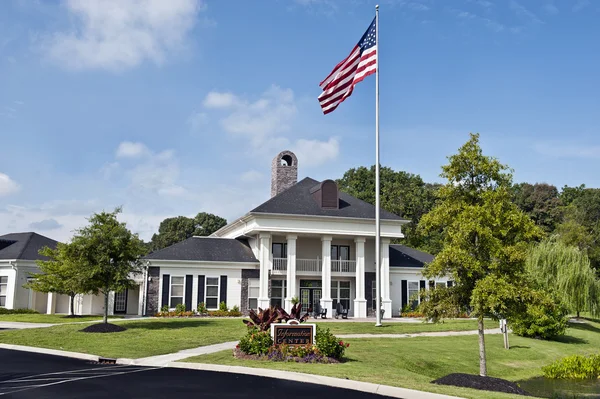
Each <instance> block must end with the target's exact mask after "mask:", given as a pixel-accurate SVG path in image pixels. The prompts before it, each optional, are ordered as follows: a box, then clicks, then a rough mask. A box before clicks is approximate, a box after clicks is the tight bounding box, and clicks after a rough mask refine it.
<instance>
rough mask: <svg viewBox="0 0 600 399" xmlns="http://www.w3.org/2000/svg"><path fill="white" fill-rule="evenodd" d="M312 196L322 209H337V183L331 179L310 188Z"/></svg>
mask: <svg viewBox="0 0 600 399" xmlns="http://www.w3.org/2000/svg"><path fill="white" fill-rule="evenodd" d="M310 193H311V194H312V196H313V198H314V199H315V201H317V203H318V204H319V206H320V207H321V208H322V209H339V208H340V198H339V191H338V187H337V184H336V183H335V182H334V181H333V180H325V181H323V182H321V183H319V184H318V185H316V186H315V187H313V188H312V189H311V190H310Z"/></svg>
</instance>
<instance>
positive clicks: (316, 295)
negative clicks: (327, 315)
mask: <svg viewBox="0 0 600 399" xmlns="http://www.w3.org/2000/svg"><path fill="white" fill-rule="evenodd" d="M312 306H313V309H316V307H317V306H318V307H319V309H320V307H321V289H320V288H315V289H313V290H312Z"/></svg>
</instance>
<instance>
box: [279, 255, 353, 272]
mask: <svg viewBox="0 0 600 399" xmlns="http://www.w3.org/2000/svg"><path fill="white" fill-rule="evenodd" d="M322 267H323V262H322V260H321V259H296V271H297V272H304V273H321V271H322ZM286 270H287V258H273V272H274V273H282V272H285V271H286ZM331 272H332V273H354V272H356V261H355V260H332V261H331Z"/></svg>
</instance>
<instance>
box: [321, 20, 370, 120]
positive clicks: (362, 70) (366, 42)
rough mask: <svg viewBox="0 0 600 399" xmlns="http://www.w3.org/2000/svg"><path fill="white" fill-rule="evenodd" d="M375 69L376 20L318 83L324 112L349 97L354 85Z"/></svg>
mask: <svg viewBox="0 0 600 399" xmlns="http://www.w3.org/2000/svg"><path fill="white" fill-rule="evenodd" d="M376 71H377V42H376V20H375V19H373V22H371V25H370V26H369V29H367V31H366V32H365V34H364V35H363V36H362V37H361V39H360V41H359V42H358V44H357V45H356V46H354V48H353V49H352V51H351V52H350V55H349V56H348V57H346V58H344V59H343V60H342V61H341V62H340V63H339V64H337V65H336V66H335V68H333V71H331V73H330V74H329V75H328V76H327V77H326V78H325V79H324V80H323V81H322V82H321V83H320V84H319V86H320V87H321V89H323V93H321V95H320V96H319V104H320V105H321V109H322V110H323V113H324V114H328V113H330V112H332V111H333V110H335V109H336V108H337V107H338V105H340V104H341V103H342V102H343V101H344V100H345V99H346V98H348V97H350V95H351V94H352V91H353V90H354V86H355V85H356V84H357V83H359V82H361V81H362V80H363V79H364V78H366V77H367V76H369V75H372V74H374V73H376Z"/></svg>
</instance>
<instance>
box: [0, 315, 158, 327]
mask: <svg viewBox="0 0 600 399" xmlns="http://www.w3.org/2000/svg"><path fill="white" fill-rule="evenodd" d="M148 319H150V318H149V317H132V318H122V319H111V318H110V317H109V318H108V322H109V323H114V322H115V321H131V320H148ZM101 322H102V316H99V317H98V320H88V321H71V322H68V323H28V322H26V321H0V330H23V329H27V328H46V327H54V326H64V325H70V324H89V323H101Z"/></svg>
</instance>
